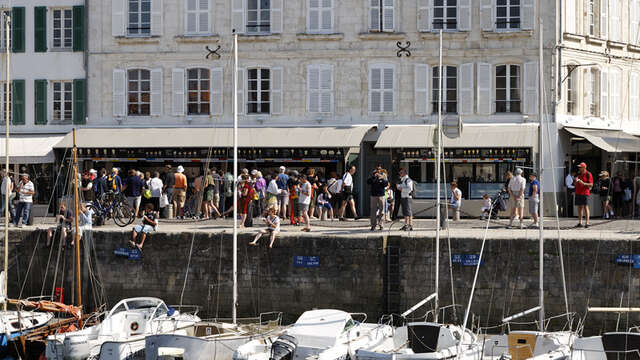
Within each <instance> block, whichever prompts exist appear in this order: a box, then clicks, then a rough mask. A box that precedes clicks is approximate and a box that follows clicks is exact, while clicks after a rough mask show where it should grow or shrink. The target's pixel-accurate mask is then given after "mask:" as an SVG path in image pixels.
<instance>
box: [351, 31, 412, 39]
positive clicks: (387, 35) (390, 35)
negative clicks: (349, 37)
mask: <svg viewBox="0 0 640 360" xmlns="http://www.w3.org/2000/svg"><path fill="white" fill-rule="evenodd" d="M358 37H360V40H404V39H405V38H406V37H407V34H406V33H400V32H365V33H360V34H358Z"/></svg>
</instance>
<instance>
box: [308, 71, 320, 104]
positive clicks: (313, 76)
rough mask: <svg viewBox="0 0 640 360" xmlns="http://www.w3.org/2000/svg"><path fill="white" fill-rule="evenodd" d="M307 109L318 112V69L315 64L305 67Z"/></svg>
mask: <svg viewBox="0 0 640 360" xmlns="http://www.w3.org/2000/svg"><path fill="white" fill-rule="evenodd" d="M307 111H308V112H310V113H318V112H320V69H319V67H317V66H309V67H307Z"/></svg>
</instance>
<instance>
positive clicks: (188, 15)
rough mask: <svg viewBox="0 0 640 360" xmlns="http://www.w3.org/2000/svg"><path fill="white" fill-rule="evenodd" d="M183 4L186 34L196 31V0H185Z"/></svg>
mask: <svg viewBox="0 0 640 360" xmlns="http://www.w3.org/2000/svg"><path fill="white" fill-rule="evenodd" d="M184 6H185V26H184V28H185V32H186V33H187V34H194V33H197V32H198V28H197V24H198V18H197V17H198V12H197V11H196V10H197V9H198V0H186V1H185V2H184Z"/></svg>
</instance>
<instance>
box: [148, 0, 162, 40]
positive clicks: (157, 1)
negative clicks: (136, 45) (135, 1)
mask: <svg viewBox="0 0 640 360" xmlns="http://www.w3.org/2000/svg"><path fill="white" fill-rule="evenodd" d="M162 12H163V11H162V0H151V35H153V36H160V35H162Z"/></svg>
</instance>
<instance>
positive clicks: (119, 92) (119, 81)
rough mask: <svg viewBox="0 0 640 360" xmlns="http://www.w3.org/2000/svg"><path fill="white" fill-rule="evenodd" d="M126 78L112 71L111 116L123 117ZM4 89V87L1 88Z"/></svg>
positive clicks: (125, 103) (123, 72)
mask: <svg viewBox="0 0 640 360" xmlns="http://www.w3.org/2000/svg"><path fill="white" fill-rule="evenodd" d="M126 82H127V76H126V72H125V71H124V70H122V69H114V70H113V116H125V115H126V108H127V93H126V91H127V90H126V89H127V84H126ZM3 88H4V87H3Z"/></svg>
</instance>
